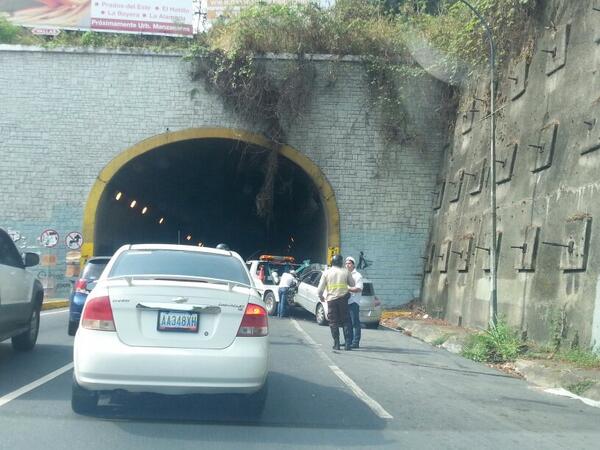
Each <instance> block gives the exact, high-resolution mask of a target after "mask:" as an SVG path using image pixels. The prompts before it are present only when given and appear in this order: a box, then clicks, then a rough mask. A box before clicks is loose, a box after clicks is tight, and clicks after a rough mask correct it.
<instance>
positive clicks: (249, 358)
mask: <svg viewBox="0 0 600 450" xmlns="http://www.w3.org/2000/svg"><path fill="white" fill-rule="evenodd" d="M268 346H269V342H268V337H252V338H236V339H235V341H234V342H233V344H232V345H230V346H229V347H227V348H225V349H221V350H215V349H182V348H163V347H132V346H128V345H125V344H123V343H122V342H121V341H120V340H119V338H118V337H117V334H116V333H114V332H106V331H92V330H87V329H83V328H80V329H79V331H78V332H77V336H76V338H75V345H74V352H73V353H74V358H73V360H74V364H75V370H74V374H75V378H76V380H77V383H78V384H79V385H81V386H82V387H84V388H86V389H91V390H115V389H124V390H126V391H130V392H153V393H158V394H193V393H207V394H224V393H246V394H250V393H253V392H256V391H258V390H259V389H260V388H261V387H262V385H263V384H264V382H265V380H266V377H267V373H268V365H269V356H268V355H269V353H268V351H269V348H268Z"/></svg>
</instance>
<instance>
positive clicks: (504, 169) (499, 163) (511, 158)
mask: <svg viewBox="0 0 600 450" xmlns="http://www.w3.org/2000/svg"><path fill="white" fill-rule="evenodd" d="M518 146H519V145H518V144H517V143H516V142H511V143H510V144H508V145H507V146H506V147H505V148H504V149H501V151H500V152H499V157H498V159H497V160H496V173H497V174H498V175H497V177H496V184H502V183H506V182H508V181H510V180H511V178H512V176H513V171H514V168H515V159H516V158H517V148H518Z"/></svg>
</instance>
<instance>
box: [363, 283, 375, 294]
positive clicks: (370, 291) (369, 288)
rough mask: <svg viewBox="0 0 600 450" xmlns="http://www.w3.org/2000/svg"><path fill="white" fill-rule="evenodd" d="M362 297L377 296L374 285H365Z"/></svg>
mask: <svg viewBox="0 0 600 450" xmlns="http://www.w3.org/2000/svg"><path fill="white" fill-rule="evenodd" d="M362 295H375V289H374V288H373V283H363V290H362Z"/></svg>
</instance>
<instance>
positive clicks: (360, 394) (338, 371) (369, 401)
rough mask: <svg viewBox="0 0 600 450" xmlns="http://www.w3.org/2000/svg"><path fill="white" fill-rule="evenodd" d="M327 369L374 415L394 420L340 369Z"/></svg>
mask: <svg viewBox="0 0 600 450" xmlns="http://www.w3.org/2000/svg"><path fill="white" fill-rule="evenodd" d="M329 368H330V369H331V370H332V371H333V373H335V374H336V375H337V376H338V378H339V379H340V380H342V381H343V382H344V384H345V385H346V386H348V387H349V388H350V390H351V391H352V392H354V395H356V396H357V397H358V398H359V399H361V400H362V401H363V402H364V403H365V404H366V405H367V406H368V407H369V408H371V410H372V411H373V412H374V413H375V414H377V415H378V416H379V417H381V418H382V419H393V418H394V417H393V416H392V415H391V414H390V413H389V412H387V411H386V410H385V409H383V406H381V405H380V404H379V403H377V402H376V401H375V400H373V399H372V398H371V397H369V396H368V395H367V394H366V392H365V391H363V390H362V389H361V388H360V386H359V385H358V384H356V383H355V382H354V380H352V378H350V377H349V376H348V375H346V374H345V373H344V372H343V371H342V369H340V368H339V367H338V366H329Z"/></svg>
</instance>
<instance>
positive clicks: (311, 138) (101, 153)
mask: <svg viewBox="0 0 600 450" xmlns="http://www.w3.org/2000/svg"><path fill="white" fill-rule="evenodd" d="M278 61H279V60H278V58H277V57H275V58H274V59H273V64H278ZM314 64H315V66H316V77H315V80H314V82H313V92H312V94H311V96H310V98H309V99H308V101H307V103H308V106H307V108H306V109H305V110H304V111H303V113H302V114H301V116H300V117H298V118H297V119H296V120H295V121H294V123H292V124H290V125H289V129H287V130H286V133H287V136H288V142H287V143H288V144H289V145H290V146H292V147H294V148H295V149H297V150H298V151H300V152H302V153H304V154H305V155H306V156H308V157H309V158H310V159H311V160H312V161H313V162H315V163H316V164H317V165H318V166H319V167H320V168H321V169H322V171H323V172H324V174H325V176H326V177H327V179H328V180H329V182H330V183H331V185H332V186H333V189H334V191H335V194H336V199H337V202H338V207H339V211H340V217H341V243H342V252H343V253H344V254H345V255H349V254H351V255H354V256H355V257H357V258H358V253H359V251H364V253H365V256H366V257H367V258H368V259H369V260H372V261H373V264H372V266H370V267H369V268H368V269H367V270H366V271H365V274H366V275H367V276H368V277H369V278H371V279H372V280H373V281H374V282H375V286H376V289H377V293H378V295H379V297H380V298H381V299H382V301H383V302H384V304H385V305H386V306H393V305H399V304H402V303H405V302H407V301H409V300H411V299H412V298H414V297H418V296H419V295H420V278H419V277H418V276H415V275H416V274H418V273H419V272H420V270H421V267H422V260H421V259H420V256H422V255H423V254H424V250H425V246H426V241H427V238H428V235H429V229H430V223H431V214H430V211H431V203H432V198H433V194H432V192H433V191H434V186H435V178H436V175H437V173H438V172H439V167H440V163H441V158H442V146H443V143H444V142H445V141H446V136H445V129H446V125H445V124H446V123H447V118H446V117H444V116H443V115H440V114H439V113H438V112H436V107H437V106H438V105H439V104H440V103H441V102H442V96H443V95H444V92H445V87H444V86H443V85H442V84H440V83H437V82H435V81H434V80H432V79H429V78H423V79H415V80H412V81H407V82H406V83H408V84H407V86H406V89H404V90H403V92H404V94H403V95H404V96H405V107H406V109H407V111H408V113H409V116H410V120H411V123H410V124H409V125H410V128H411V129H412V130H413V138H412V139H411V140H410V141H409V142H406V143H404V144H402V145H399V144H389V143H386V142H384V141H383V139H382V137H381V134H380V132H379V128H380V123H381V117H380V114H379V111H378V109H377V107H376V106H374V105H373V104H372V102H371V100H370V96H369V92H368V83H367V80H366V79H365V74H364V71H363V68H362V65H361V64H360V63H359V62H358V61H353V60H346V61H345V62H340V63H337V64H336V68H335V71H332V67H331V65H332V62H331V59H328V58H317V60H316V61H315V62H314ZM332 74H334V75H335V76H333V75H332ZM194 88H197V89H198V91H197V93H196V95H190V94H191V92H192V90H193V89H194ZM0 96H1V102H0V153H1V158H0V192H1V193H2V195H0V227H2V228H4V229H7V230H8V231H10V232H12V233H13V236H14V238H15V239H18V240H17V243H18V245H19V246H20V247H21V248H22V249H23V250H26V249H29V250H33V251H39V252H40V253H41V254H42V256H43V258H44V259H45V261H44V262H45V263H46V264H47V265H41V266H38V267H35V268H33V270H34V272H35V273H37V274H38V275H39V276H40V277H41V278H42V279H43V280H42V281H44V283H45V284H46V286H47V294H49V295H55V296H64V295H66V294H67V293H68V290H69V288H70V283H71V281H72V280H71V279H70V278H69V277H67V276H65V258H66V252H67V249H66V246H65V243H64V239H65V236H66V235H67V234H68V233H69V232H72V231H80V230H81V226H82V220H83V208H84V205H85V202H86V200H87V197H88V195H89V192H90V189H91V187H92V185H93V183H94V181H95V179H96V177H97V176H98V174H99V173H100V171H101V170H102V168H103V167H104V166H106V164H107V163H109V162H110V161H111V160H112V159H113V158H115V157H116V156H117V155H119V154H120V153H121V152H123V151H124V150H125V149H127V148H129V147H130V146H132V145H134V144H136V143H138V142H140V141H142V140H144V139H147V138H149V137H152V136H155V135H158V134H161V133H164V132H166V131H167V130H171V131H176V130H182V129H187V128H194V127H224V128H236V129H244V130H247V131H250V132H254V133H260V132H262V131H263V125H261V124H260V123H245V122H244V121H243V120H241V119H240V118H239V117H237V116H235V115H234V114H233V113H232V112H231V111H230V110H229V109H227V108H226V107H225V106H224V105H223V102H222V101H221V99H220V98H219V97H218V96H217V95H215V94H212V93H209V92H206V91H205V89H204V88H203V85H202V83H193V82H192V81H190V76H189V66H188V63H186V62H184V61H183V60H182V58H181V56H179V55H156V54H142V53H137V54H136V53H124V52H118V51H107V50H89V51H88V50H75V49H62V50H52V51H50V50H45V49H40V48H28V47H17V46H0ZM46 229H53V230H55V231H57V232H58V234H59V242H58V244H57V245H56V246H55V247H52V248H46V247H42V246H41V245H40V242H39V236H40V235H41V233H42V232H43V231H44V230H46ZM53 259H55V263H54V261H53Z"/></svg>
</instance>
